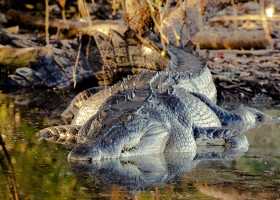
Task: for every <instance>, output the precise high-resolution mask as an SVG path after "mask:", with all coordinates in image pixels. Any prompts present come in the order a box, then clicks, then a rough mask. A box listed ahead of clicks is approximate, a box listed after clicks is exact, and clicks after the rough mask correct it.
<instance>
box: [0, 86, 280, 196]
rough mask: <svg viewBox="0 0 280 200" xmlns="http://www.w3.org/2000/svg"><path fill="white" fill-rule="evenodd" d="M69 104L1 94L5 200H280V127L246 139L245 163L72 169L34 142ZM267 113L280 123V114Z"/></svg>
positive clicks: (58, 149)
mask: <svg viewBox="0 0 280 200" xmlns="http://www.w3.org/2000/svg"><path fill="white" fill-rule="evenodd" d="M44 95H45V96H44ZM72 97H73V94H64V93H53V92H50V91H44V92H40V91H39V92H37V93H32V94H31V93H26V92H22V93H13V94H9V95H7V94H0V134H1V138H0V143H1V145H0V169H1V170H0V199H1V200H2V199H3V200H5V199H124V198H127V199H217V198H218V199H219V198H220V199H280V124H270V125H264V126H261V127H259V128H257V129H254V130H251V131H249V132H248V133H246V135H247V136H248V139H249V142H250V143H251V147H250V149H249V151H248V152H246V153H245V154H244V155H242V154H240V155H236V154H231V153H229V155H222V154H220V153H219V150H215V153H214V154H213V153H212V154H211V155H210V154H205V155H204V157H199V156H197V155H189V154H183V155H175V156H174V155H171V156H170V155H158V156H156V157H146V158H139V159H135V160H122V161H120V160H112V161H106V162H96V163H93V164H91V165H90V164H86V163H80V164H71V163H68V162H67V159H66V156H67V154H68V152H69V149H67V148H65V147H64V146H61V145H58V144H52V143H47V142H45V141H38V139H37V137H36V136H35V135H34V134H35V133H36V132H37V131H38V130H40V129H42V128H44V127H46V126H49V124H60V123H62V122H61V121H60V120H59V113H60V112H61V110H63V107H65V106H66V105H67V104H68V102H69V101H70V99H71V98H72ZM57 105H61V108H59V109H58V107H57ZM264 111H265V112H266V113H269V114H274V115H278V116H280V108H269V109H264ZM211 156H212V157H211ZM214 158H215V159H214Z"/></svg>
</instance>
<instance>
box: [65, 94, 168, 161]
mask: <svg viewBox="0 0 280 200" xmlns="http://www.w3.org/2000/svg"><path fill="white" fill-rule="evenodd" d="M169 134H170V124H169V122H168V120H167V119H166V116H165V115H164V114H162V112H160V111H159V109H158V108H156V107H155V106H152V105H151V104H150V103H149V102H148V101H145V100H144V101H141V100H139V99H138V100H130V101H124V102H121V103H118V104H113V105H109V106H106V107H104V109H101V110H100V111H99V112H98V113H97V114H96V115H95V116H93V117H92V118H91V119H90V120H88V121H87V123H86V124H85V125H84V126H83V127H82V128H81V130H80V131H79V136H78V143H79V145H78V146H76V147H75V148H74V149H73V150H72V151H71V152H70V153H69V155H68V159H69V160H100V159H106V158H119V157H128V156H137V155H147V154H154V153H160V152H163V151H164V148H165V145H166V142H167V140H168V138H169Z"/></svg>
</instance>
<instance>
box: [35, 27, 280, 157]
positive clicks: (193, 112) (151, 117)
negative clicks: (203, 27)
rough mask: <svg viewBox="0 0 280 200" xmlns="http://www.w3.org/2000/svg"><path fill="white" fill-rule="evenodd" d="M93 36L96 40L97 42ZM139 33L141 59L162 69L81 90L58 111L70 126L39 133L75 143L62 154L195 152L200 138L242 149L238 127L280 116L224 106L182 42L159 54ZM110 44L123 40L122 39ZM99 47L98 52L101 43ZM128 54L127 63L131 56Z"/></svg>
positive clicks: (243, 128) (204, 70) (242, 128)
mask: <svg viewBox="0 0 280 200" xmlns="http://www.w3.org/2000/svg"><path fill="white" fill-rule="evenodd" d="M95 35H96V37H97V39H96V40H97V43H102V41H104V38H105V37H106V35H105V34H103V33H100V32H99V33H96V34H95ZM115 35H116V37H120V36H119V35H118V34H117V33H115ZM98 37H99V38H100V39H101V38H102V40H100V41H98ZM139 40H140V42H141V45H140V47H139V49H138V50H139V51H141V53H142V55H143V56H144V59H146V60H147V63H149V64H150V65H155V66H163V65H164V66H166V67H165V69H164V70H163V71H160V72H154V71H143V72H141V73H140V74H139V75H138V76H130V77H128V78H126V79H124V80H123V81H122V82H120V83H118V84H116V85H114V86H112V87H110V88H108V89H105V90H102V91H100V92H98V93H96V94H93V93H92V92H91V90H92V89H88V90H86V91H83V92H82V93H81V94H78V95H77V96H76V97H75V98H74V99H73V101H72V103H71V104H70V106H69V107H68V108H67V109H66V110H65V112H63V114H62V116H63V117H64V118H65V119H66V121H70V120H71V119H72V118H73V120H72V123H71V125H62V126H56V127H50V128H46V129H43V130H41V131H39V132H38V135H39V136H40V137H41V138H44V139H46V140H49V141H53V142H58V143H64V144H67V143H74V148H73V149H72V150H71V152H70V153H69V154H68V159H69V160H74V161H76V160H88V161H92V160H103V159H107V158H119V157H130V156H138V155H149V154H155V153H162V152H195V151H196V149H197V146H204V145H224V146H225V147H226V149H229V150H230V149H233V150H235V149H238V150H241V151H244V152H246V151H247V150H248V147H249V143H248V140H247V138H246V136H245V135H244V134H243V132H244V131H247V130H249V129H251V128H254V127H256V126H257V125H260V124H262V123H269V122H272V123H274V122H279V121H280V118H278V117H276V116H270V115H266V114H265V113H262V112H261V111H258V110H256V109H254V108H250V107H240V108H238V109H236V110H233V111H227V110H225V109H223V108H221V107H219V106H217V105H216V88H215V85H214V83H213V81H212V78H211V74H210V72H209V69H208V68H207V66H205V64H204V63H203V62H200V61H199V59H198V58H197V57H195V56H194V55H192V54H191V53H188V52H186V51H184V50H183V49H180V48H177V47H175V46H168V45H167V46H166V47H165V51H166V52H167V56H166V57H165V58H162V56H161V51H162V49H163V47H161V45H160V44H158V43H156V42H150V41H149V40H145V39H139ZM105 41H106V40H105ZM112 41H114V36H112ZM138 42H139V41H138ZM134 44H136V43H135V42H134ZM114 45H115V46H114V47H115V48H117V47H118V46H116V43H115V44H114ZM117 45H120V47H122V46H121V45H123V43H118V44H117ZM125 45H127V43H126V44H125ZM101 46H104V45H101ZM107 46H108V45H107ZM123 46H124V45H123ZM135 46H136V45H134V48H135ZM99 48H100V47H99ZM126 49H129V48H127V47H126ZM134 51H135V49H134ZM100 52H101V54H102V52H103V53H104V52H105V51H102V49H101V48H100ZM151 52H152V53H151ZM105 55H106V54H105ZM105 55H102V57H103V59H104V58H105V59H107V60H109V61H111V62H113V61H114V62H118V60H119V62H121V61H122V60H124V59H123V58H121V57H119V58H120V59H117V58H115V59H114V60H113V59H112V57H110V55H109V56H107V57H106V56H105ZM128 55H130V54H129V52H128ZM137 55H139V53H137ZM114 56H116V55H114ZM138 59H139V58H138ZM127 60H129V61H130V62H132V61H133V58H129V57H127ZM131 60H132V61H131ZM136 61H137V59H136ZM105 62H106V61H105ZM141 63H143V62H141ZM134 64H137V63H136V62H135V63H134Z"/></svg>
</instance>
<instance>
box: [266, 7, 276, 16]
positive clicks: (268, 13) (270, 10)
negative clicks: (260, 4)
mask: <svg viewBox="0 0 280 200" xmlns="http://www.w3.org/2000/svg"><path fill="white" fill-rule="evenodd" d="M265 13H266V15H267V16H268V17H270V18H271V17H272V16H273V14H274V7H273V6H269V7H267V9H266V10H265Z"/></svg>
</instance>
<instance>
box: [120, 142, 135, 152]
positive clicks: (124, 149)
mask: <svg viewBox="0 0 280 200" xmlns="http://www.w3.org/2000/svg"><path fill="white" fill-rule="evenodd" d="M138 146H139V144H137V145H136V146H133V147H130V148H126V147H123V148H122V150H121V153H125V152H129V151H133V150H136V149H137V147H138Z"/></svg>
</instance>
